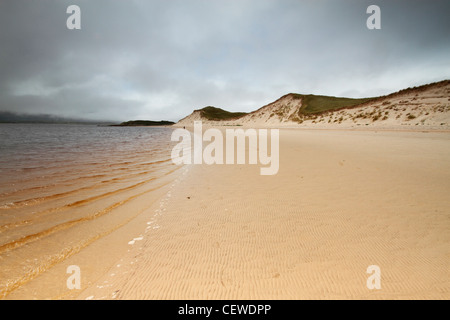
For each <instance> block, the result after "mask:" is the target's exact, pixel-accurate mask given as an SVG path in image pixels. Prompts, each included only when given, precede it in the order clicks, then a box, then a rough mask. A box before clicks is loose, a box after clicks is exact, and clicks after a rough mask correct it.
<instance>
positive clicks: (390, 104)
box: [174, 80, 450, 130]
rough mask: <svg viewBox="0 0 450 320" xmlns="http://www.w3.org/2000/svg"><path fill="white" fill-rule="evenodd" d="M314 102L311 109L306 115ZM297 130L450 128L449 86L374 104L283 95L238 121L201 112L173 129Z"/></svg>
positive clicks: (372, 100)
mask: <svg viewBox="0 0 450 320" xmlns="http://www.w3.org/2000/svg"><path fill="white" fill-rule="evenodd" d="M308 100H314V101H313V102H314V103H315V108H312V110H309V109H308V106H309V105H310V104H311V103H309V105H308V103H307V101H308ZM194 121H202V122H203V124H204V125H209V126H244V127H252V126H253V127H300V128H365V127H369V128H374V127H375V128H393V129H399V128H404V129H411V128H414V129H416V128H419V129H420V128H427V129H438V130H448V129H449V128H450V80H444V81H440V82H436V83H431V84H427V85H423V86H420V87H414V88H408V89H404V90H400V91H398V92H395V93H392V94H389V95H386V96H382V97H375V98H366V99H348V98H336V97H326V96H311V95H300V94H293V93H290V94H287V95H285V96H283V97H281V98H279V99H278V100H276V101H274V102H272V103H270V104H268V105H265V106H263V107H261V108H259V109H258V110H256V111H253V112H250V113H248V114H245V115H240V116H239V117H237V118H232V119H225V120H211V119H210V118H208V117H205V116H203V115H202V109H200V110H195V111H194V112H193V113H192V114H191V115H189V116H187V117H185V118H183V119H181V120H180V121H178V122H177V123H176V124H175V125H174V126H177V127H181V126H192V125H193V122H194Z"/></svg>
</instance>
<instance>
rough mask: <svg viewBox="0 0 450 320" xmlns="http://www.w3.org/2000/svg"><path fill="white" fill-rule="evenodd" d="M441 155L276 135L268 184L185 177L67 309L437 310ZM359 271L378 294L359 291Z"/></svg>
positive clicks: (444, 288)
mask: <svg viewBox="0 0 450 320" xmlns="http://www.w3.org/2000/svg"><path fill="white" fill-rule="evenodd" d="M449 143H450V134H449V133H423V132H378V133H377V132H362V131H327V130H282V131H281V133H280V150H281V151H280V170H279V173H278V174H277V175H275V176H260V175H259V165H247V166H245V165H210V166H208V165H192V166H189V167H186V168H185V169H184V170H185V174H184V176H183V178H182V179H181V181H180V183H178V184H176V185H174V186H173V187H172V189H171V190H170V191H169V193H168V194H167V195H166V197H165V198H163V200H161V203H160V204H159V205H156V206H155V207H154V210H155V212H157V213H158V212H159V213H160V214H159V215H158V217H157V218H155V219H154V220H153V221H148V224H147V225H143V226H141V230H138V231H136V238H138V239H129V240H130V241H132V242H133V243H132V244H130V248H131V249H130V251H129V252H128V253H127V254H126V255H125V256H124V257H122V259H121V260H120V262H118V263H117V265H115V266H114V267H113V268H111V270H109V272H108V273H107V274H106V275H104V277H103V278H101V279H100V280H99V281H98V283H97V284H95V285H93V286H91V287H90V288H88V289H87V290H85V291H83V292H82V293H81V295H80V296H79V298H80V299H86V298H89V299H91V298H94V299H101V298H103V299H111V298H116V299H323V298H326V299H335V298H337V299H341V298H342V299H355V298H358V299H359V298H361V299H379V298H383V299H420V298H426V299H448V298H450V293H449V290H450V283H449V280H450V277H449V271H448V270H449V268H448V267H449V259H450V257H449V248H450V232H449V231H450V220H449V213H450V200H449V197H448V191H449V190H450V165H449V163H450V148H449V145H450V144H449ZM144 230H145V231H144ZM139 232H140V233H139ZM140 236H141V237H142V238H139V237H140ZM369 265H378V266H379V267H380V269H381V289H380V290H369V289H368V288H367V286H366V281H367V278H368V277H369V276H370V275H369V274H367V273H366V270H367V267H368V266H369Z"/></svg>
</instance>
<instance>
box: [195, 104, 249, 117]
mask: <svg viewBox="0 0 450 320" xmlns="http://www.w3.org/2000/svg"><path fill="white" fill-rule="evenodd" d="M197 111H200V114H201V116H202V117H203V118H206V119H208V120H231V119H237V118H240V117H243V116H245V115H246V114H247V113H245V112H228V111H225V110H223V109H220V108H215V107H205V108H203V109H200V110H197Z"/></svg>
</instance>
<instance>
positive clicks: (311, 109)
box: [291, 93, 374, 115]
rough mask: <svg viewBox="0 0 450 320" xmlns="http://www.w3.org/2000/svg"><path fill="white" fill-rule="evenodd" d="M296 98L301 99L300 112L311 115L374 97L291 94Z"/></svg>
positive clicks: (350, 105) (354, 104)
mask: <svg viewBox="0 0 450 320" xmlns="http://www.w3.org/2000/svg"><path fill="white" fill-rule="evenodd" d="M291 95H292V96H293V97H294V98H296V99H303V100H302V108H301V109H300V114H303V115H311V114H315V113H322V112H325V111H330V110H337V109H341V108H346V107H352V106H356V105H358V104H361V103H364V102H368V101H370V100H373V99H374V98H361V99H354V98H338V97H331V96H318V95H314V94H307V95H305V94H295V93H293V94H291Z"/></svg>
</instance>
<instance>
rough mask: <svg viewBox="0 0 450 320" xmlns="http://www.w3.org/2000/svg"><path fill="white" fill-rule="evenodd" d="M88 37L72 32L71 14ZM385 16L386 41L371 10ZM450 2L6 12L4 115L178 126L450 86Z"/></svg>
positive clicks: (57, 4) (159, 0) (244, 2)
mask: <svg viewBox="0 0 450 320" xmlns="http://www.w3.org/2000/svg"><path fill="white" fill-rule="evenodd" d="M71 4H76V5H78V6H80V8H81V28H82V29H81V30H68V29H67V28H66V19H67V17H68V16H69V15H68V14H66V8H67V6H69V5H71ZM370 4H377V5H379V6H380V8H381V27H382V29H381V30H368V29H367V28H366V19H367V17H368V15H367V14H366V8H367V7H368V6H369V5H370ZM449 9H450V5H449V2H448V1H433V2H427V1H371V2H368V1H356V0H354V1H312V0H311V1H300V0H259V1H256V0H253V1H251V0H227V1H219V0H182V1H181V0H171V1H163V0H155V1H143V0H142V1H138V0H134V1H118V0H116V1H105V0H103V1H99V0H97V1H80V0H78V1H76V0H74V1H47V0H40V1H31V0H30V1H24V0H19V1H18V0H6V1H2V2H0V111H13V112H19V113H35V114H54V115H57V116H68V117H75V118H80V117H81V118H87V119H97V120H100V119H105V120H128V119H138V118H145V119H153V120H159V119H167V120H178V119H180V118H182V117H184V116H185V115H187V114H188V113H190V112H191V111H192V109H194V108H195V109H196V108H201V107H204V106H206V105H215V106H218V107H222V108H226V109H228V110H232V111H238V110H239V111H251V110H254V109H256V108H259V107H261V106H262V105H264V104H266V103H269V102H271V101H273V100H275V99H277V98H279V97H280V96H281V95H283V94H286V93H288V92H299V93H316V94H329V95H341V96H342V95H347V96H354V97H358V96H375V95H380V94H386V93H389V92H392V91H396V90H399V89H402V88H405V87H408V86H414V85H420V84H425V83H428V82H432V81H438V80H442V79H445V78H449V74H450V65H449V59H448V56H450V41H449V40H450V39H449V35H448V34H449V31H450V23H449V21H448V19H447V17H446V15H447V13H448V12H449Z"/></svg>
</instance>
